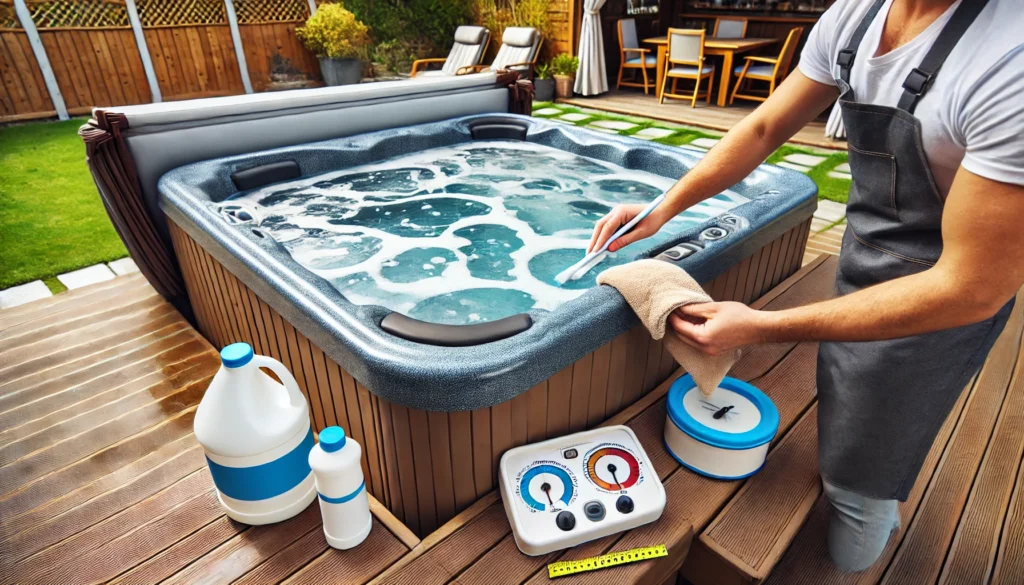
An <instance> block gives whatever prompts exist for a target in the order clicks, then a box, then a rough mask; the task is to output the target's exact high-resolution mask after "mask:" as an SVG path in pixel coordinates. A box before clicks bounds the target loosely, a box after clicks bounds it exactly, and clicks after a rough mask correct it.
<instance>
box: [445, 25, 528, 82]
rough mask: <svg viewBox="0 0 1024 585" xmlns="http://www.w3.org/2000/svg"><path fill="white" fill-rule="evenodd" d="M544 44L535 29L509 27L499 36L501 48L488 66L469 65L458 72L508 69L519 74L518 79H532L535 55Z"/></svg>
mask: <svg viewBox="0 0 1024 585" xmlns="http://www.w3.org/2000/svg"><path fill="white" fill-rule="evenodd" d="M543 42H544V40H543V39H542V38H541V36H540V33H538V32H537V29H535V28H532V27H528V26H510V27H508V28H506V29H505V32H504V33H502V35H501V48H500V49H498V54H497V55H495V56H494V61H493V62H492V63H491V64H490V65H471V66H468V67H463V68H462V69H460V70H459V72H458V73H459V75H462V74H464V73H479V72H481V71H498V70H499V69H508V70H511V71H516V72H518V73H519V76H520V77H526V78H528V79H532V78H533V68H534V66H535V65H536V64H537V55H538V54H540V46H541V44H542V43H543Z"/></svg>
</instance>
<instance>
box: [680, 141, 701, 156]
mask: <svg viewBox="0 0 1024 585" xmlns="http://www.w3.org/2000/svg"><path fill="white" fill-rule="evenodd" d="M679 148H682V149H684V150H692V151H694V152H699V153H701V154H704V153H705V152H707V151H708V149H706V148H701V147H699V146H693V143H690V144H681V145H679Z"/></svg>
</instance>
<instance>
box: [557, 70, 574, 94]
mask: <svg viewBox="0 0 1024 585" xmlns="http://www.w3.org/2000/svg"><path fill="white" fill-rule="evenodd" d="M575 84H576V76H575V75H556V76H555V95H556V96H558V97H559V98H571V97H572V86H573V85H575Z"/></svg>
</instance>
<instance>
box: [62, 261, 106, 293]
mask: <svg viewBox="0 0 1024 585" xmlns="http://www.w3.org/2000/svg"><path fill="white" fill-rule="evenodd" d="M113 279H114V271H113V270H111V269H109V268H107V265H106V264H94V265H93V266H88V267H86V268H80V269H78V270H74V271H72V272H68V273H66V274H59V275H57V280H59V281H60V282H61V284H63V285H64V286H66V287H68V288H69V289H75V288H82V287H83V286H89V285H90V284H96V283H97V282H103V281H105V280H113Z"/></svg>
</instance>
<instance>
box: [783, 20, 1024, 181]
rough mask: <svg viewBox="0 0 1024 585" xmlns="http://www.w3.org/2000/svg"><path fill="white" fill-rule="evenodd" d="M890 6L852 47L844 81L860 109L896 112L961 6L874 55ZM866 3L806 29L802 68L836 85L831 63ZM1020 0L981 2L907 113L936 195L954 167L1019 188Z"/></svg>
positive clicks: (1022, 118) (1023, 97)
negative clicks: (908, 83) (906, 85)
mask: <svg viewBox="0 0 1024 585" xmlns="http://www.w3.org/2000/svg"><path fill="white" fill-rule="evenodd" d="M892 2H893V0H887V2H886V3H885V4H884V5H883V6H882V9H881V10H879V12H878V14H876V15H875V18H874V20H873V21H872V23H871V27H870V28H868V30H867V33H866V34H865V35H864V38H863V39H862V40H861V43H860V46H859V47H858V49H857V58H856V60H855V61H854V64H853V69H852V70H851V71H850V85H851V87H853V92H854V96H855V97H856V100H857V101H858V102H861V103H868V104H876V105H883V106H892V107H895V106H896V104H897V103H898V102H899V99H900V96H901V95H902V94H903V80H904V79H906V77H907V74H908V73H910V71H911V69H913V68H914V67H917V66H918V65H920V64H921V60H922V59H924V56H925V54H926V53H927V52H928V49H930V48H931V46H932V44H933V43H934V42H935V38H936V37H937V36H938V35H939V32H940V31H941V30H942V28H943V27H944V26H945V25H946V23H947V22H948V21H949V19H950V17H951V16H952V15H953V12H954V11H955V10H956V8H957V7H958V6H959V5H960V2H959V1H958V2H955V3H954V4H953V5H952V6H950V8H949V10H947V11H946V12H945V13H944V14H943V15H942V16H940V17H939V18H938V19H936V20H935V22H933V23H932V24H931V25H930V26H929V27H928V28H926V29H925V30H924V31H922V32H921V33H920V34H919V35H917V37H916V38H914V39H913V40H912V41H910V42H909V43H907V44H905V45H903V46H901V47H897V48H896V49H894V50H892V51H890V52H888V53H886V54H885V55H882V56H880V57H875V56H874V55H875V53H876V52H877V49H878V42H879V39H880V38H881V34H882V27H883V25H884V23H885V19H886V15H888V13H889V7H890V6H891V5H892ZM872 4H874V2H873V1H872V0H839V1H838V2H836V3H835V5H833V6H832V7H831V8H829V9H828V10H827V11H825V13H824V14H823V15H822V17H821V20H819V21H818V23H817V24H816V25H815V26H814V28H813V29H812V30H811V34H810V36H809V37H808V39H807V44H806V46H805V47H804V50H803V54H802V55H801V57H800V64H799V68H800V71H801V72H802V73H803V74H804V75H806V76H807V77H809V78H811V79H813V80H814V81H817V82H819V83H826V84H829V85H837V83H836V79H838V78H839V66H838V65H836V57H837V56H838V55H839V51H840V50H841V49H845V48H846V45H847V44H848V43H849V41H850V38H851V37H852V36H853V32H854V30H855V29H856V28H857V25H858V24H860V21H861V20H862V19H863V18H864V15H865V14H866V13H867V12H868V9H869V8H870V7H871V5H872ZM1022 17H1024V0H989V2H988V5H987V6H986V7H985V9H984V10H982V12H981V14H979V15H978V17H977V18H976V19H975V21H974V23H973V24H972V25H971V27H970V28H969V29H967V32H966V33H965V34H964V35H963V37H961V38H960V42H959V43H957V45H956V47H954V49H953V51H952V52H951V53H950V54H949V57H947V58H946V61H945V63H944V64H943V65H942V67H941V68H940V69H939V71H938V73H937V74H936V75H935V78H934V79H933V83H932V86H931V88H929V89H928V91H927V92H926V93H925V94H924V96H923V97H922V98H921V99H920V100H918V102H917V108H916V109H915V110H914V115H915V116H917V118H918V119H920V121H921V133H922V140H923V142H924V150H925V153H926V155H927V157H928V163H929V166H930V167H931V170H932V174H933V175H934V176H935V182H936V184H937V185H938V187H939V192H940V193H941V194H942V196H943V197H945V196H946V195H947V194H948V193H949V187H950V185H951V184H952V183H953V177H954V175H956V171H957V168H958V167H959V166H960V165H961V164H962V165H963V167H964V168H965V169H967V170H968V171H970V172H972V173H974V174H976V175H980V176H982V177H985V178H988V179H992V180H995V181H1000V182H1003V183H1011V184H1015V185H1024V28H1022Z"/></svg>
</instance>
